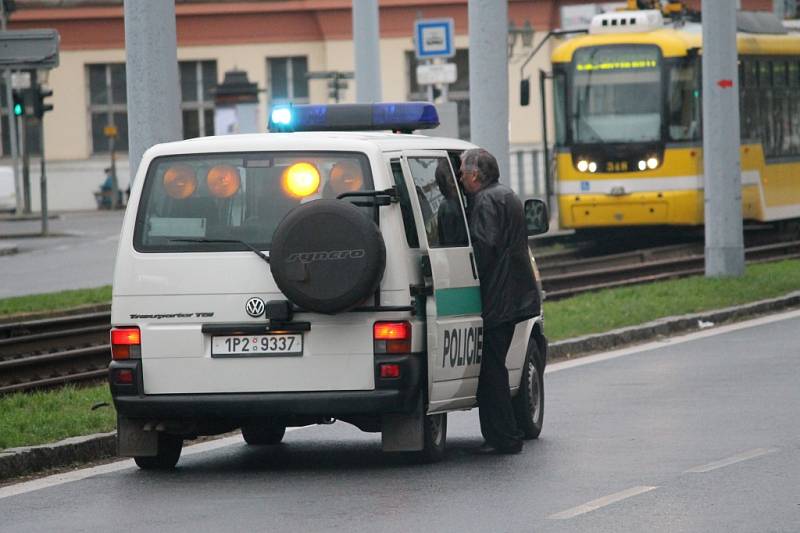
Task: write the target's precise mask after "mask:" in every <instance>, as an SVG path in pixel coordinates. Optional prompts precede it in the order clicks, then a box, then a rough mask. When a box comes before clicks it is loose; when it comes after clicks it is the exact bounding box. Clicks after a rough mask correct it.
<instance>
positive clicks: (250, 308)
mask: <svg viewBox="0 0 800 533" xmlns="http://www.w3.org/2000/svg"><path fill="white" fill-rule="evenodd" d="M264 308H265V305H264V300H262V299H261V298H255V297H253V298H250V299H249V300H247V303H245V304H244V310H245V311H247V314H248V315H250V316H251V317H253V318H258V317H260V316H261V315H263V314H264Z"/></svg>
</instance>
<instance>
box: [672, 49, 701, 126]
mask: <svg viewBox="0 0 800 533" xmlns="http://www.w3.org/2000/svg"><path fill="white" fill-rule="evenodd" d="M698 80H699V76H698V68H697V61H696V60H687V61H684V62H681V63H680V64H678V65H675V66H673V67H672V68H671V69H670V83H669V96H668V103H669V116H668V120H669V136H670V139H672V140H673V141H691V140H696V139H699V138H700V88H699V83H698Z"/></svg>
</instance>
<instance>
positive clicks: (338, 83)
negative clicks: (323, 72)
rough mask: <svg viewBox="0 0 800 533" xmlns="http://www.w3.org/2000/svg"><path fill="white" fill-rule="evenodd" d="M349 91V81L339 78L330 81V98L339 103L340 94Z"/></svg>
mask: <svg viewBox="0 0 800 533" xmlns="http://www.w3.org/2000/svg"><path fill="white" fill-rule="evenodd" d="M345 89H347V80H344V79H342V78H339V77H338V76H336V77H333V78H331V79H329V80H328V97H329V98H333V99H334V100H336V101H337V102H338V101H339V92H341V91H343V90H345Z"/></svg>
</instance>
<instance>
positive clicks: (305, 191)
mask: <svg viewBox="0 0 800 533" xmlns="http://www.w3.org/2000/svg"><path fill="white" fill-rule="evenodd" d="M319 182H320V177H319V170H317V167H315V166H314V165H312V164H311V163H305V162H302V163H295V164H294V165H292V166H290V167H288V168H287V169H286V170H285V171H284V172H283V179H282V186H283V190H284V191H286V193H287V194H289V195H291V196H293V197H295V198H305V197H306V196H310V195H312V194H314V193H315V192H317V190H318V189H319Z"/></svg>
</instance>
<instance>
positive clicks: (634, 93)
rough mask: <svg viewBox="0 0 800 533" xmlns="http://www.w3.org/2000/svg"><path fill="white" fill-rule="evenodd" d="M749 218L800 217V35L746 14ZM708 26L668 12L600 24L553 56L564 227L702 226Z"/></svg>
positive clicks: (744, 126)
mask: <svg viewBox="0 0 800 533" xmlns="http://www.w3.org/2000/svg"><path fill="white" fill-rule="evenodd" d="M740 17H742V18H741V19H740V24H739V26H740V28H739V33H738V51H739V79H738V80H731V82H732V83H733V87H734V88H735V89H738V91H739V96H740V112H741V138H742V141H741V168H742V208H743V213H744V217H745V219H750V220H756V221H762V222H770V221H777V220H786V219H791V218H797V217H800V34H788V33H786V31H785V30H783V26H782V25H781V23H780V21H778V20H777V19H776V18H774V17H772V18H771V20H770V16H769V15H766V14H744V15H742V14H740ZM701 57H702V26H701V24H700V23H699V22H691V21H687V20H685V19H683V20H674V19H673V20H670V19H666V18H664V17H663V15H662V13H661V12H660V11H658V10H642V11H618V12H614V13H605V14H601V15H597V16H596V17H595V18H594V20H593V21H592V23H591V26H590V30H589V33H588V35H584V36H580V37H575V38H572V39H569V40H567V41H565V42H563V43H562V44H560V45H559V46H558V47H557V48H556V49H555V50H554V51H553V54H552V62H553V84H554V86H553V88H554V91H553V93H554V107H555V123H556V124H555V126H556V128H555V129H556V138H555V168H556V178H555V179H556V187H555V192H556V195H557V198H558V208H559V217H560V225H561V227H563V228H576V229H588V228H628V227H641V226H656V225H665V226H698V225H701V224H703V210H704V206H703V150H702V136H701V135H702V131H701V115H702V113H701V108H700V104H701V94H700V91H701V77H700V76H701V65H700V59H701Z"/></svg>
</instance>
